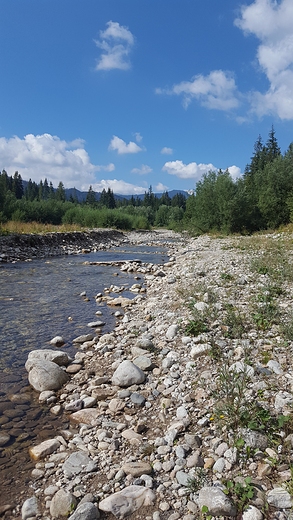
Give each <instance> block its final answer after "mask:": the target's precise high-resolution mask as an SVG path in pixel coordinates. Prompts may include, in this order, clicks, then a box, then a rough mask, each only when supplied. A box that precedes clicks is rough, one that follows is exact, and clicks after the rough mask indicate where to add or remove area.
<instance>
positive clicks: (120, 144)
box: [108, 135, 143, 155]
mask: <svg viewBox="0 0 293 520" xmlns="http://www.w3.org/2000/svg"><path fill="white" fill-rule="evenodd" d="M108 150H114V151H117V153H118V154H119V155H120V154H124V153H138V152H142V150H143V149H142V148H141V147H140V146H138V144H136V143H134V142H133V141H130V142H129V143H128V144H126V142H125V141H123V139H120V137H117V136H116V135H113V137H112V139H111V142H110V144H109V147H108Z"/></svg>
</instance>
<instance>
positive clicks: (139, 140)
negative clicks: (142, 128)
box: [134, 132, 143, 143]
mask: <svg viewBox="0 0 293 520" xmlns="http://www.w3.org/2000/svg"><path fill="white" fill-rule="evenodd" d="M134 137H135V140H136V142H137V143H140V142H141V141H142V139H143V137H142V135H140V133H139V132H135V134H134Z"/></svg>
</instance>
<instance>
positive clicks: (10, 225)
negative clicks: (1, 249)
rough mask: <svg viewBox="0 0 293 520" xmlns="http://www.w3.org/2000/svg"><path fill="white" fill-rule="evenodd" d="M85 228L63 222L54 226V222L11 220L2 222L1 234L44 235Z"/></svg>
mask: <svg viewBox="0 0 293 520" xmlns="http://www.w3.org/2000/svg"><path fill="white" fill-rule="evenodd" d="M84 229H85V228H82V227H81V226H79V225H78V224H62V225H60V226H54V225H53V224H41V223H40V222H15V221H10V222H6V223H5V224H0V235H8V234H10V233H17V234H21V235H22V234H30V233H37V234H41V235H44V234H46V233H57V232H63V233H65V232H73V231H83V230H84Z"/></svg>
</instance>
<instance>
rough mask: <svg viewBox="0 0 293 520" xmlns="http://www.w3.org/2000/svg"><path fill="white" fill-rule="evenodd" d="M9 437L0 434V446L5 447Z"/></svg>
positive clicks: (6, 434)
mask: <svg viewBox="0 0 293 520" xmlns="http://www.w3.org/2000/svg"><path fill="white" fill-rule="evenodd" d="M10 438H11V437H10V435H9V434H8V433H2V432H0V446H5V444H7V443H8V442H9V441H10Z"/></svg>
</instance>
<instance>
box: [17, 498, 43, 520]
mask: <svg viewBox="0 0 293 520" xmlns="http://www.w3.org/2000/svg"><path fill="white" fill-rule="evenodd" d="M38 512H39V509H38V500H37V497H35V496H33V497H31V498H28V499H27V500H25V502H24V503H23V505H22V508H21V518H22V520H27V518H32V517H35V516H36V515H37V514H38Z"/></svg>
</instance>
